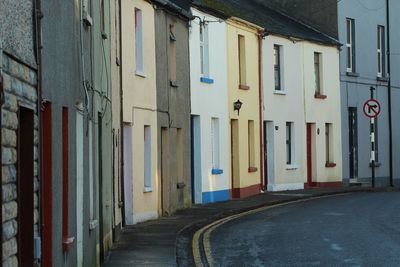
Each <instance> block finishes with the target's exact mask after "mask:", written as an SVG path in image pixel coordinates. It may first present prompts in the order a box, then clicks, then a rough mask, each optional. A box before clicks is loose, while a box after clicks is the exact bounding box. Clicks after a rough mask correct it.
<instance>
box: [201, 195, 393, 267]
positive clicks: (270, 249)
mask: <svg viewBox="0 0 400 267" xmlns="http://www.w3.org/2000/svg"><path fill="white" fill-rule="evenodd" d="M206 238H207V240H206V243H209V247H208V249H207V250H208V256H209V258H210V260H211V264H210V265H214V266H400V193H398V192H392V193H357V194H349V195H342V196H333V197H328V198H320V199H315V200H311V201H305V202H298V203H292V204H288V205H284V206H279V207H276V208H272V209H267V210H264V211H261V212H258V213H255V214H250V215H246V216H243V217H238V218H236V219H234V220H231V221H228V222H225V223H223V224H220V225H217V226H216V227H213V229H212V231H209V232H208V233H206Z"/></svg>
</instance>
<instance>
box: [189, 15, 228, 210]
mask: <svg viewBox="0 0 400 267" xmlns="http://www.w3.org/2000/svg"><path fill="white" fill-rule="evenodd" d="M192 13H193V16H195V17H197V19H194V20H193V21H191V27H190V40H189V44H190V62H191V66H190V73H191V79H190V81H191V105H192V106H191V113H192V119H191V123H192V126H191V127H192V130H191V131H192V138H191V139H192V168H193V169H192V197H193V199H194V202H195V203H208V202H215V201H222V200H227V199H229V198H230V179H229V177H230V166H229V157H230V156H229V139H228V138H226V137H227V136H229V124H228V105H227V104H228V102H227V101H226V99H227V97H228V79H227V53H226V46H227V43H226V34H227V31H226V23H225V21H223V20H221V19H219V18H216V17H213V16H211V15H208V14H207V13H204V12H201V11H199V10H197V9H194V8H192ZM200 23H204V24H205V26H204V24H202V25H200ZM200 27H203V36H204V39H203V40H204V41H203V42H202V47H203V48H202V49H203V55H204V56H203V60H204V71H203V72H204V73H202V71H201V62H202V61H201V52H200V50H201V48H200V44H201V42H200ZM205 105H206V106H207V108H204V107H205Z"/></svg>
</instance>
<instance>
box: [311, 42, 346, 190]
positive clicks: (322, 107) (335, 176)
mask: <svg viewBox="0 0 400 267" xmlns="http://www.w3.org/2000/svg"><path fill="white" fill-rule="evenodd" d="M303 48H304V49H303V58H304V69H305V71H304V89H305V90H304V94H305V98H304V99H305V105H306V106H305V107H306V109H305V111H306V122H311V123H316V127H315V128H316V130H317V129H318V128H319V129H320V134H319V135H316V141H315V142H316V155H315V161H316V162H315V163H316V164H315V165H316V166H315V168H314V172H315V173H313V176H314V177H315V182H340V181H341V180H342V177H341V175H342V142H341V117H340V81H339V50H338V49H337V48H336V47H330V46H321V45H318V44H314V43H310V42H303ZM314 52H318V53H321V57H322V60H321V62H320V64H322V65H321V66H322V68H321V77H322V90H323V91H322V93H323V94H324V95H326V96H327V98H326V99H316V98H314ZM325 123H332V126H333V146H332V149H333V161H334V163H335V164H336V167H333V168H326V167H325V159H326V157H325ZM314 134H315V133H314Z"/></svg>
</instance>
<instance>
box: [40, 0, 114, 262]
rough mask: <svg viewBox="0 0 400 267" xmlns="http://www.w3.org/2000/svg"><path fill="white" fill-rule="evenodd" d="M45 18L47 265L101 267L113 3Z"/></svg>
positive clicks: (107, 225)
mask: <svg viewBox="0 0 400 267" xmlns="http://www.w3.org/2000/svg"><path fill="white" fill-rule="evenodd" d="M42 13H43V19H42V40H43V44H42V46H43V47H42V50H41V52H42V53H41V54H42V58H43V64H42V70H43V86H42V100H41V105H42V106H41V108H42V127H41V131H42V158H43V164H42V168H43V179H42V182H43V186H42V188H43V195H42V214H43V218H44V222H43V225H44V227H43V240H42V244H43V248H42V265H43V266H96V265H99V263H100V262H101V261H102V260H103V258H104V255H106V253H107V250H108V248H109V247H110V246H111V243H112V222H113V220H112V215H113V198H112V153H111V151H112V124H111V101H110V99H111V81H110V71H111V70H110V40H109V35H110V33H109V1H103V0H102V1H90V0H86V1H61V0H57V1H43V3H42Z"/></svg>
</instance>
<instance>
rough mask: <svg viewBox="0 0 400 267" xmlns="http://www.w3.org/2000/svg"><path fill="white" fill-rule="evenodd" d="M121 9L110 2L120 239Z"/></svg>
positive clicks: (115, 194) (115, 223)
mask: <svg viewBox="0 0 400 267" xmlns="http://www.w3.org/2000/svg"><path fill="white" fill-rule="evenodd" d="M119 12H120V7H119V1H118V0H112V1H110V24H111V25H110V46H111V50H110V63H111V88H112V90H111V101H112V135H113V136H112V138H113V139H112V141H113V151H112V156H113V161H112V164H113V209H114V213H113V229H114V232H115V235H116V236H115V238H116V239H118V236H119V233H120V230H121V229H122V222H123V218H122V216H123V211H122V208H123V206H122V203H123V184H122V183H123V178H122V156H123V154H122V153H123V146H122V145H123V136H122V131H123V129H121V123H122V116H121V112H122V105H121V100H122V95H121V89H122V88H121V60H122V58H121V57H120V51H121V48H120V45H121V40H120V38H121V34H120V30H121V29H120V28H121V27H120V16H119Z"/></svg>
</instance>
